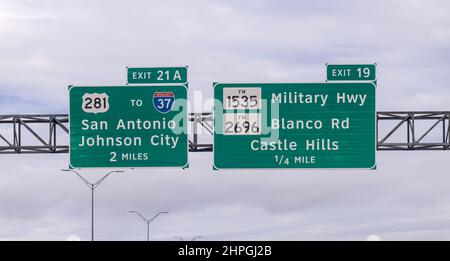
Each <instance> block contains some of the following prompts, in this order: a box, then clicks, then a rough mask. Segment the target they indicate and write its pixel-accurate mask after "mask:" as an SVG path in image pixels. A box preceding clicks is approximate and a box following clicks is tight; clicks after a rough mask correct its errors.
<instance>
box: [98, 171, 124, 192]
mask: <svg viewBox="0 0 450 261" xmlns="http://www.w3.org/2000/svg"><path fill="white" fill-rule="evenodd" d="M119 172H123V171H118V170H115V171H110V172H109V173H108V174H106V175H105V176H103V178H101V179H99V180H98V181H97V182H95V183H94V184H93V185H92V186H93V188H94V189H95V188H96V187H98V186H100V184H101V183H102V182H103V181H104V180H105V179H106V178H107V177H108V176H109V175H111V174H112V173H119Z"/></svg>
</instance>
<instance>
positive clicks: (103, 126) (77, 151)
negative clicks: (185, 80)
mask: <svg viewBox="0 0 450 261" xmlns="http://www.w3.org/2000/svg"><path fill="white" fill-rule="evenodd" d="M69 97H70V110H69V121H70V166H71V167H72V168H92V167H107V168H116V167H186V166H187V165H188V156H187V153H188V137H187V120H188V119H187V100H186V99H187V87H186V86H184V85H174V86H166V85H159V86H132V87H131V86H101V87H91V86H72V87H70V89H69Z"/></svg>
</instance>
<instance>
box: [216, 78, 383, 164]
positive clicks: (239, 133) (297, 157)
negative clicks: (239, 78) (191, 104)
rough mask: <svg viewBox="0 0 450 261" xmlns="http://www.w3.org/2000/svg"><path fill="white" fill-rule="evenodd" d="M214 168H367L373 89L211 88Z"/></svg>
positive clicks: (371, 152) (372, 145)
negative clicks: (212, 94) (212, 91)
mask: <svg viewBox="0 0 450 261" xmlns="http://www.w3.org/2000/svg"><path fill="white" fill-rule="evenodd" d="M214 98H215V102H216V103H215V107H214V126H215V133H214V168H215V169H228V168H362V169H372V168H375V166H376V163H375V150H376V138H375V129H376V128H375V115H376V111H375V85H374V84H373V83H369V82H365V83H364V82H360V83H242V84H240V83H239V84H236V83H233V84H230V83H216V84H214Z"/></svg>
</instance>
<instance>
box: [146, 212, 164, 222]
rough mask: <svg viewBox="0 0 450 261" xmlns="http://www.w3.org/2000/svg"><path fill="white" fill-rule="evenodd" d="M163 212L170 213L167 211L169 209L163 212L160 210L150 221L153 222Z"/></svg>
mask: <svg viewBox="0 0 450 261" xmlns="http://www.w3.org/2000/svg"><path fill="white" fill-rule="evenodd" d="M161 214H169V212H167V211H162V212H159V213H158V214H156V215H155V216H154V217H152V218H151V219H150V220H149V222H150V223H151V222H153V220H155V219H156V218H157V217H158V216H159V215H161Z"/></svg>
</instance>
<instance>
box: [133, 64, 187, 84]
mask: <svg viewBox="0 0 450 261" xmlns="http://www.w3.org/2000/svg"><path fill="white" fill-rule="evenodd" d="M187 68H188V67H187V66H185V67H127V83H128V84H186V83H187V82H188V79H187Z"/></svg>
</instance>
